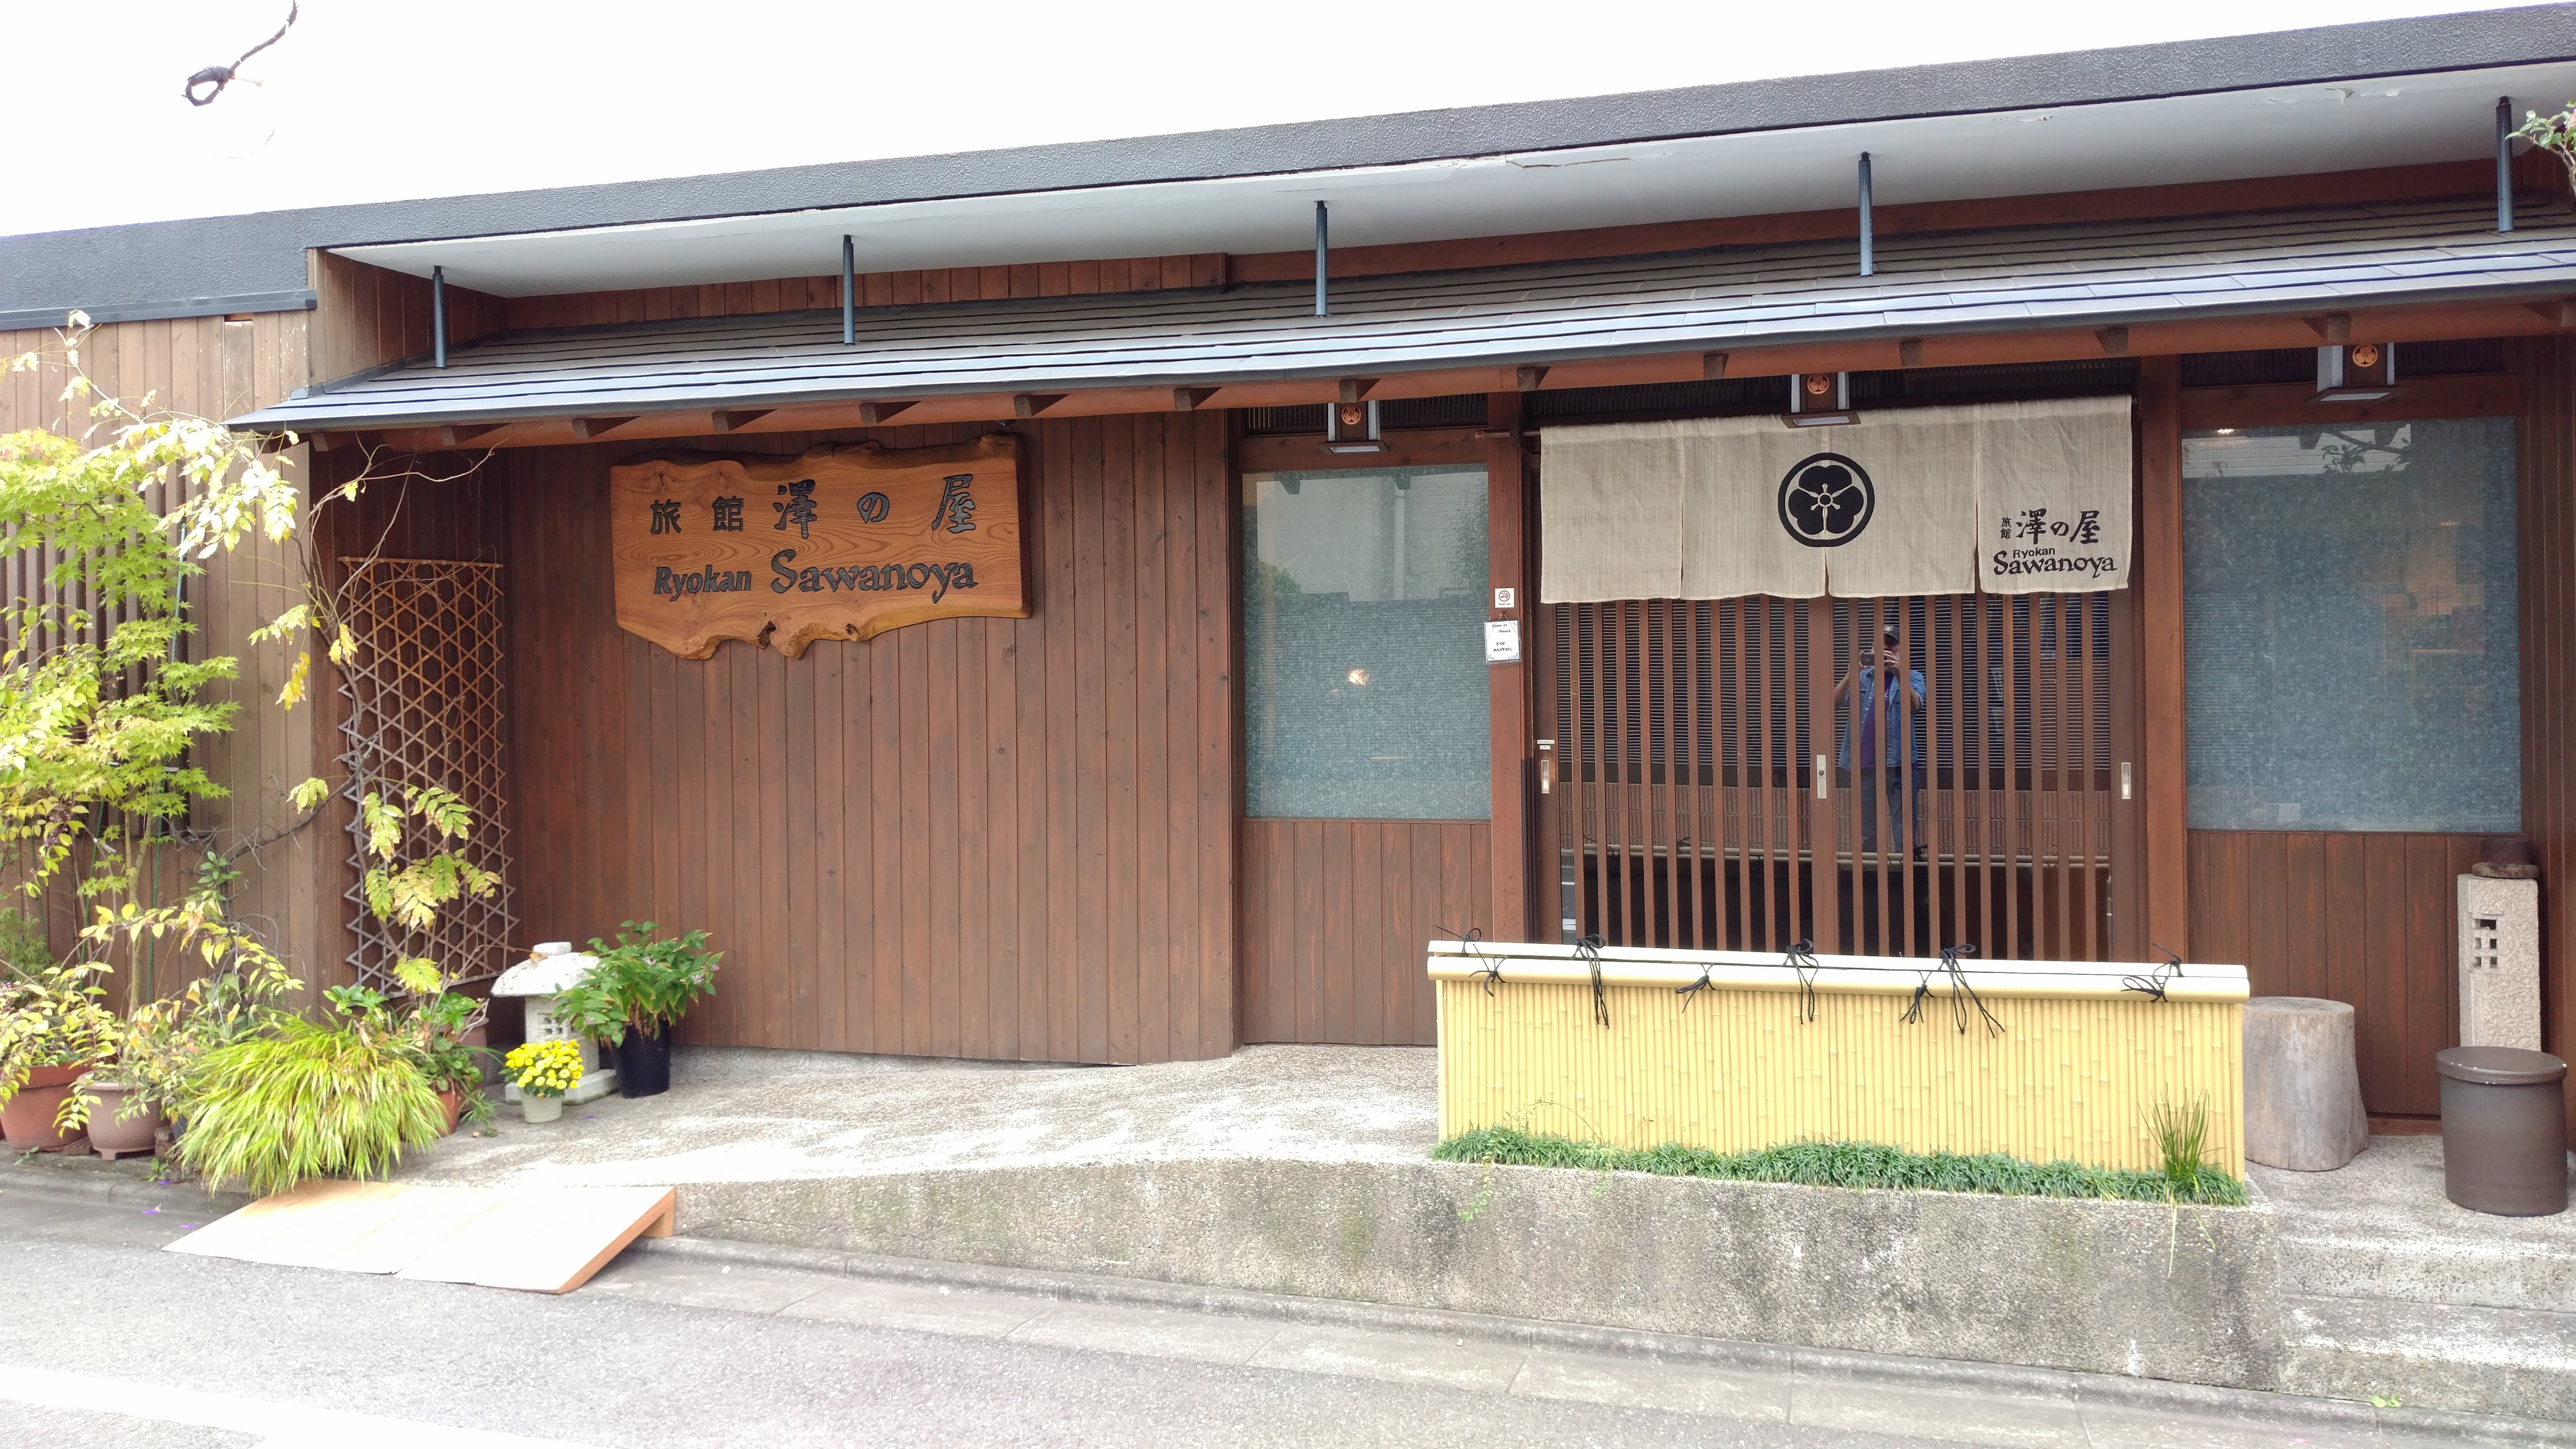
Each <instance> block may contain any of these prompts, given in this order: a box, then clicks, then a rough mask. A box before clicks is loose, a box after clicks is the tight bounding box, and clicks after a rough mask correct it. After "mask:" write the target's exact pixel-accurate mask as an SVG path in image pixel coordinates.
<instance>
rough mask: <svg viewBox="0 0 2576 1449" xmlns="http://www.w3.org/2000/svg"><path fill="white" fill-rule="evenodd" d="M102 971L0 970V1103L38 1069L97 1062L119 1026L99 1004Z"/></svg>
mask: <svg viewBox="0 0 2576 1449" xmlns="http://www.w3.org/2000/svg"><path fill="white" fill-rule="evenodd" d="M105 970H106V968H105V967H101V966H86V965H84V966H45V967H42V968H40V969H38V970H34V971H19V970H15V969H0V1102H5V1101H7V1100H9V1099H10V1098H11V1097H13V1096H15V1095H17V1091H18V1088H19V1087H20V1086H21V1085H23V1084H24V1083H25V1082H26V1080H27V1073H28V1072H29V1071H30V1070H32V1069H33V1068H36V1067H53V1066H68V1065H70V1064H72V1063H75V1062H91V1061H97V1060H98V1059H99V1058H101V1057H103V1056H106V1055H107V1054H108V1053H109V1052H110V1051H111V1050H112V1049H113V1046H112V1044H113V1043H114V1041H115V1040H116V1037H117V1034H118V1031H119V1030H120V1028H121V1026H122V1023H120V1022H119V1021H118V1020H117V1019H116V1013H115V1012H113V1011H110V1010H108V1009H107V1007H106V1005H105V1004H104V1003H103V1002H102V1000H101V999H100V998H101V997H102V995H103V994H104V993H103V992H102V990H101V988H100V987H99V985H98V983H97V982H95V981H92V980H91V979H90V978H91V977H92V976H95V975H98V974H101V973H102V972H104V971H105Z"/></svg>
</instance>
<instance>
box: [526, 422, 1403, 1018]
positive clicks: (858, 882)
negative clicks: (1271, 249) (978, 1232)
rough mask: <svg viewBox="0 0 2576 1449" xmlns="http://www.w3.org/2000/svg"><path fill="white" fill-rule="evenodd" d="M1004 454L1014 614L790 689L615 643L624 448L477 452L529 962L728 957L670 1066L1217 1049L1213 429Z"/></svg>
mask: <svg viewBox="0 0 2576 1449" xmlns="http://www.w3.org/2000/svg"><path fill="white" fill-rule="evenodd" d="M980 431H984V429H981V428H973V427H951V428H893V429H882V430H879V431H878V432H876V433H875V434H873V436H875V437H876V438H877V439H878V440H879V441H881V442H884V443H885V444H887V445H888V446H891V447H907V446H920V445H925V444H930V443H937V442H946V441H951V440H954V439H958V438H963V437H967V436H971V435H973V434H974V433H976V432H980ZM835 436H839V435H835ZM1023 436H1024V437H1026V438H1027V440H1028V441H1027V443H1026V445H1025V447H1026V451H1025V453H1024V458H1025V460H1026V461H1025V464H1024V467H1025V470H1026V487H1027V493H1026V495H1025V496H1026V500H1027V504H1026V509H1027V512H1026V517H1027V520H1028V525H1029V528H1030V530H1031V533H1032V535H1033V537H1034V543H1033V549H1032V552H1033V559H1034V564H1035V567H1034V569H1033V571H1032V578H1031V591H1032V598H1031V603H1032V605H1033V607H1034V610H1035V614H1034V617H1032V618H1029V619H1026V620H1013V619H948V620H939V621H935V622H932V623H927V624H920V625H914V626H911V627H907V628H903V629H897V630H895V631H893V632H891V633H888V634H884V635H880V636H879V637H877V638H876V639H873V640H869V641H867V642H864V643H851V642H845V641H827V642H824V643H820V644H816V645H815V646H813V647H812V648H811V649H809V650H808V651H807V652H806V654H805V657H803V658H802V659H792V660H791V659H787V658H785V657H784V656H782V655H780V654H778V653H777V652H776V651H774V650H769V649H761V648H755V647H753V646H751V645H749V644H746V643H741V642H734V643H728V644H726V645H725V646H723V648H721V649H720V650H718V651H717V653H716V655H715V657H713V658H711V659H708V660H705V661H700V662H692V661H688V660H682V659H676V658H674V657H672V656H671V655H670V654H669V653H667V652H666V651H664V650H661V649H659V648H657V647H655V646H653V645H651V644H647V643H645V642H644V641H642V640H640V639H637V638H634V637H632V636H630V635H628V634H626V633H625V632H624V631H622V630H620V629H619V628H618V627H617V624H616V619H615V615H614V607H613V600H612V597H611V593H610V583H609V558H608V549H607V538H606V522H605V507H606V499H607V487H608V469H609V468H610V467H611V466H612V465H613V464H614V463H615V462H616V461H617V460H618V459H619V458H620V457H622V456H624V455H625V454H626V453H627V452H631V451H633V449H631V448H629V449H619V448H615V447H590V448H566V449H536V450H525V451H519V452H514V453H511V454H508V455H506V463H505V464H504V465H503V466H504V467H506V469H507V474H506V476H507V479H508V489H509V507H508V513H509V518H510V547H509V557H510V559H511V560H512V569H511V575H510V582H509V595H510V599H511V611H512V612H511V632H512V637H513V641H514V644H513V658H514V661H515V662H514V667H513V674H512V689H513V705H512V710H513V719H514V723H513V731H514V738H515V751H514V756H515V758H514V768H515V771H516V774H517V777H518V780H519V782H520V784H519V788H518V791H517V797H516V798H517V800H518V802H519V804H518V815H517V820H516V825H515V830H514V838H515V841H516V843H517V847H518V858H519V859H520V861H521V862H522V866H521V870H522V893H521V897H520V911H521V918H522V920H523V922H524V923H525V929H526V930H527V931H528V932H529V933H530V935H531V936H532V938H533V937H538V936H544V937H553V938H565V937H569V938H572V939H575V940H580V939H584V938H587V937H589V936H591V935H593V934H598V935H603V936H604V935H608V934H610V933H612V932H613V931H614V930H615V928H616V926H617V923H618V922H619V921H620V920H622V919H630V918H631V919H639V920H641V919H650V920H654V921H656V922H659V923H660V924H662V925H663V926H664V927H666V928H669V929H687V928H691V927H704V928H706V929H707V930H708V931H709V932H710V933H711V934H712V936H713V940H714V944H715V945H717V946H718V947H720V948H722V949H723V950H724V951H725V952H726V957H725V966H724V970H723V973H722V974H721V976H720V977H719V981H718V988H717V994H716V996H715V997H714V998H713V999H712V1000H711V1001H709V1002H708V1003H707V1004H706V1005H704V1006H702V1007H701V1008H699V1009H698V1010H697V1011H696V1012H694V1013H693V1014H692V1015H691V1017H690V1018H689V1020H688V1022H687V1024H686V1027H685V1030H684V1037H685V1038H686V1039H687V1040H691V1041H695V1042H701V1043H711V1044H731V1045H745V1046H766V1047H796V1048H806V1049H819V1050H833V1051H863V1052H887V1053H899V1054H907V1055H928V1054H940V1055H961V1056H968V1057H985V1058H1005V1059H1020V1060H1036V1061H1095V1062H1112V1061H1116V1062H1132V1061H1161V1060H1171V1059H1179V1058H1199V1057H1212V1056H1221V1055H1224V1054H1225V1053H1226V1052H1228V1051H1230V1050H1232V1049H1233V1047H1234V1045H1235V1043H1236V1041H1237V1020H1236V1000H1235V986H1234V980H1235V972H1234V938H1235V921H1234V910H1235V898H1236V890H1235V871H1236V864H1235V862H1236V845H1235V783H1234V782H1235V746H1234V727H1233V705H1232V689H1233V680H1232V675H1233V673H1234V662H1233V661H1234V649H1235V644H1234V638H1235V635H1234V629H1233V623H1232V615H1233V589H1234V576H1233V570H1232V559H1233V547H1234V544H1233V539H1234V531H1233V529H1234V522H1233V497H1232V494H1231V492H1230V490H1229V488H1228V486H1227V456H1226V444H1227V440H1226V435H1225V424H1224V420H1223V418H1222V417H1221V416H1219V415H1216V414H1196V415H1176V416H1148V417H1118V418H1106V419H1080V420H1074V421H1069V422H1064V423H1046V422H1040V423H1038V424H1035V425H1032V426H1027V427H1025V428H1024V429H1023ZM830 440H831V439H829V438H825V437H821V436H806V435H770V436H766V437H761V438H757V439H749V438H736V439H725V440H720V441H718V440H709V441H707V442H705V443H702V444H701V446H707V447H721V448H723V449H725V450H727V451H745V450H752V449H757V450H761V451H777V452H784V453H790V454H792V453H794V452H797V451H800V450H802V449H803V448H806V447H810V446H812V445H814V444H815V443H818V442H823V441H830ZM1415 964H1416V970H1417V973H1418V971H1419V963H1418V962H1416V963H1415Z"/></svg>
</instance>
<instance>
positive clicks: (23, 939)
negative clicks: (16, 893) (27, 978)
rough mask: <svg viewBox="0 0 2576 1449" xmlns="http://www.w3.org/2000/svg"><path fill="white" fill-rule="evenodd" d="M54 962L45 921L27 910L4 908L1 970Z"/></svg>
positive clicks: (32, 968) (0, 921)
mask: <svg viewBox="0 0 2576 1449" xmlns="http://www.w3.org/2000/svg"><path fill="white" fill-rule="evenodd" d="M53 962H54V950H53V946H52V945H51V943H49V942H47V941H46V940H45V923H44V922H42V921H39V920H37V919H36V918H35V917H34V916H32V915H29V914H28V913H27V912H25V911H20V910H5V911H0V974H5V973H9V972H17V973H21V974H23V973H27V972H33V971H41V970H43V969H44V968H45V967H47V966H50V965H52V964H53Z"/></svg>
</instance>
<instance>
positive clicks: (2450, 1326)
mask: <svg viewBox="0 0 2576 1449" xmlns="http://www.w3.org/2000/svg"><path fill="white" fill-rule="evenodd" d="M2282 1307H2283V1338H2284V1343H2283V1345H2282V1347H2283V1354H2282V1361H2281V1383H2280V1385H2279V1387H2280V1388H2281V1389H2282V1390H2284V1391H2286V1392H2289V1393H2293V1394H2311V1395H2316V1396H2319V1397H2323V1398H2339V1399H2371V1398H2373V1397H2382V1398H2384V1397H2388V1396H2394V1397H2396V1398H2398V1399H2400V1400H2402V1401H2403V1402H2404V1404H2405V1405H2406V1406H2407V1407H2410V1408H2424V1409H2463V1410H2468V1411H2471V1412H2475V1413H2484V1414H2511V1415H2516V1416H2520V1417H2525V1418H2536V1419H2576V1314H2568V1313H2550V1312H2544V1311H2539V1310H2534V1309H2521V1308H2482V1307H2468V1306H2461V1305H2455V1304H2444V1303H2413V1302H2402V1301H2399V1300H2395V1299H2386V1298H2353V1297H2336V1298H2309V1297H2288V1296H2285V1297H2284V1299H2283V1300H2282Z"/></svg>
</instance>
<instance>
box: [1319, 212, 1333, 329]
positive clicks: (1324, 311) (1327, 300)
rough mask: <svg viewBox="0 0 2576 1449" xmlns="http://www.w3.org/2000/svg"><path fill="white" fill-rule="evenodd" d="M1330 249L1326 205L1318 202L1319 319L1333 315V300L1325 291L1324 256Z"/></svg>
mask: <svg viewBox="0 0 2576 1449" xmlns="http://www.w3.org/2000/svg"><path fill="white" fill-rule="evenodd" d="M1329 249H1330V248H1329V245H1328V243H1327V241H1326V238H1325V231H1324V203H1322V202H1320V201H1318V202H1316V203H1315V315H1316V316H1318V317H1329V316H1331V315H1332V314H1333V299H1332V297H1331V295H1330V294H1328V293H1327V292H1326V291H1325V290H1324V254H1325V252H1326V251H1328V250H1329Z"/></svg>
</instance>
